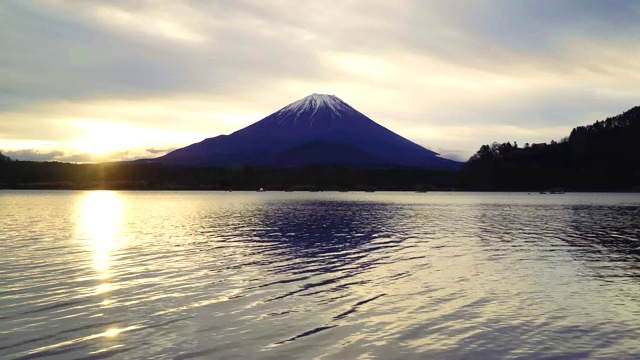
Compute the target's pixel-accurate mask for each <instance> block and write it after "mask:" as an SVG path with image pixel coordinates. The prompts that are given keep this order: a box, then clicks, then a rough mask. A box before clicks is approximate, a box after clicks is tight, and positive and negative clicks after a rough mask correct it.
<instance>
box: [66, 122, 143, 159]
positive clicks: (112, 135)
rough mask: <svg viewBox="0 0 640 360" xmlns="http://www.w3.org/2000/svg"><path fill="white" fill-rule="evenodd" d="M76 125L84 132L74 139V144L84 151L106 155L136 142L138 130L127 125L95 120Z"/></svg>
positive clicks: (76, 147)
mask: <svg viewBox="0 0 640 360" xmlns="http://www.w3.org/2000/svg"><path fill="white" fill-rule="evenodd" d="M75 125H76V126H77V127H79V128H81V129H82V130H83V133H84V134H83V135H82V137H80V138H78V139H76V140H73V142H72V145H73V147H74V148H75V149H76V150H78V151H80V152H82V153H87V154H92V155H104V154H108V153H113V152H117V151H123V150H125V149H127V148H130V147H132V146H134V145H135V143H136V139H135V135H134V134H135V133H136V132H135V131H132V130H133V129H131V128H130V127H129V126H127V125H123V124H116V123H111V122H95V121H82V122H77V123H76V124H75Z"/></svg>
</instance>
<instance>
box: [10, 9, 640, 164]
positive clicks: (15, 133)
mask: <svg viewBox="0 0 640 360" xmlns="http://www.w3.org/2000/svg"><path fill="white" fill-rule="evenodd" d="M638 19H640V2H639V1H626V0H607V1H599V0H575V1H574V0H537V1H533V0H530V1H524V0H480V1H475V0H456V1H450V0H432V1H404V0H394V1H386V0H360V1H345V0H341V1H340V0H336V1H296V0H290V1H265V0H253V1H239V0H219V1H204V0H201V1H200V0H192V1H163V0H157V1H124V0H122V1H118V0H115V1H91V0H83V1H61V0H43V1H28V0H27V1H19V0H16V1H12V0H9V1H2V2H0V48H1V49H2V51H0V150H1V151H3V153H5V154H7V155H9V156H11V157H12V158H17V159H21V160H31V159H33V160H60V161H74V162H86V161H105V160H123V159H135V158H140V157H155V156H159V155H162V154H164V153H165V152H166V151H168V150H170V149H174V148H178V147H183V146H186V145H188V144H191V143H194V142H198V141H201V140H203V139H205V138H208V137H213V136H216V135H219V134H229V133H231V132H233V131H235V130H238V129H240V128H243V127H245V126H247V125H249V124H251V123H253V122H256V121H258V120H260V119H262V118H263V117H265V116H267V115H269V114H271V113H273V112H275V111H277V110H279V109H280V108H282V107H284V106H285V105H287V104H289V103H291V102H293V101H295V100H298V99H300V98H302V97H305V96H307V95H309V94H311V93H325V94H334V95H336V96H338V97H340V98H341V99H342V100H344V101H346V102H347V103H349V104H350V105H351V106H353V107H354V108H356V109H358V110H359V111H361V112H362V113H364V114H365V115H367V116H368V117H370V118H371V119H373V120H374V121H376V122H378V123H380V124H381V125H383V126H385V127H387V128H389V129H391V130H393V131H395V132H397V133H399V134H400V135H402V136H405V137H407V138H409V139H410V140H412V141H414V142H416V143H418V144H420V145H423V146H424V147H426V148H429V149H431V150H434V151H437V152H439V153H441V154H442V155H443V156H445V157H449V158H454V159H458V160H466V159H467V158H468V157H469V156H470V155H471V154H473V153H474V152H475V151H476V150H477V149H478V148H479V147H480V146H481V145H482V144H487V143H491V142H493V141H498V142H504V141H517V142H518V143H519V144H521V145H522V144H524V143H525V142H529V143H534V142H548V141H550V140H552V139H556V140H557V139H560V138H561V137H563V136H566V135H568V134H569V132H570V131H571V129H572V128H573V127H575V126H578V125H585V124H589V123H592V122H594V121H596V120H600V119H604V118H606V117H608V116H613V115H617V114H619V113H621V112H623V111H625V110H627V109H629V108H631V107H633V106H636V105H640V104H639V103H640V101H638V99H639V98H640V61H639V59H640V21H638Z"/></svg>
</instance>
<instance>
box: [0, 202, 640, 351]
mask: <svg viewBox="0 0 640 360" xmlns="http://www.w3.org/2000/svg"><path fill="white" fill-rule="evenodd" d="M639 208H640V196H638V195H628V194H624V195H622V194H619V195H618V194H607V195H604V194H579V195H578V194H576V195H572V194H565V195H562V196H542V195H538V194H536V195H527V194H473V193H464V194H457V193H429V194H402V193H374V194H365V193H360V194H358V193H314V194H309V193H262V194H256V193H241V192H239V193H211V192H185V193H173V192H153V193H151V192H66V191H32V192H21V191H3V192H0V229H2V231H1V232H0V253H2V254H3V257H1V258H0V320H1V321H0V358H7V359H27V358H29V359H32V358H51V359H103V358H132V359H136V358H156V357H163V358H164V357H168V358H176V359H190V358H279V359H289V358H291V359H293V358H325V359H332V358H335V359H343V358H420V359H423V358H434V359H440V358H541V357H554V358H584V357H596V358H634V357H635V355H637V354H638V353H640V345H638V342H637V340H636V339H637V338H638V337H640V320H639V319H640V305H639V304H640V301H639V300H640V295H639V294H640V291H639V290H640V288H639V286H640V282H639V280H640V265H639V264H640V217H638V209H639Z"/></svg>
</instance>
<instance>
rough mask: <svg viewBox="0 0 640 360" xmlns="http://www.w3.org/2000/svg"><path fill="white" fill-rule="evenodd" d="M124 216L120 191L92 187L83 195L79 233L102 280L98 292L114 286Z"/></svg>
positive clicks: (102, 292)
mask: <svg viewBox="0 0 640 360" xmlns="http://www.w3.org/2000/svg"><path fill="white" fill-rule="evenodd" d="M122 219H123V205H122V200H121V198H120V195H119V194H118V193H117V192H112V191H91V192H88V193H87V194H86V195H85V196H84V198H83V200H82V203H81V206H80V219H79V232H80V234H79V235H80V238H81V239H82V240H84V241H86V244H87V247H88V248H89V249H90V251H91V253H92V256H93V262H92V263H93V264H92V265H93V269H94V270H95V272H96V275H95V277H96V279H99V280H100V283H99V284H98V285H97V286H96V293H97V294H105V293H108V292H109V291H110V289H111V288H112V286H111V284H110V282H109V281H108V280H109V279H110V278H111V277H112V276H113V272H112V266H113V264H112V262H113V260H112V257H113V253H114V252H115V251H116V250H117V249H118V248H120V247H121V245H122V237H121V236H120V235H121V233H122ZM105 300H106V299H105Z"/></svg>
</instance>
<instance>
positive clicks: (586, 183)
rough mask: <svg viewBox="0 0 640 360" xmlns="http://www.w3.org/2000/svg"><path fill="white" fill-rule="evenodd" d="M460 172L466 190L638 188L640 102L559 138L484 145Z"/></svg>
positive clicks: (596, 189)
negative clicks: (518, 143)
mask: <svg viewBox="0 0 640 360" xmlns="http://www.w3.org/2000/svg"><path fill="white" fill-rule="evenodd" d="M460 175H461V185H462V187H463V188H465V189H468V190H528V191H532V190H547V189H554V188H558V189H566V190H577V191H629V190H640V106H637V107H634V108H633V109H631V110H628V111H626V112H624V113H623V114H620V115H618V116H614V117H610V118H608V119H606V120H604V121H596V122H595V123H594V124H592V125H587V126H579V127H577V128H575V129H573V131H571V134H570V136H568V137H565V138H563V139H562V140H560V141H559V142H555V141H552V142H551V143H550V144H532V145H528V144H526V145H525V147H524V148H520V147H518V145H517V144H515V143H514V144H513V145H512V144H511V143H510V142H507V143H503V144H498V143H493V144H492V145H483V146H482V147H481V148H480V150H478V152H477V153H476V154H475V155H473V156H472V157H471V158H470V159H469V161H468V162H467V163H466V164H465V165H464V166H463V168H462V170H461V174H460Z"/></svg>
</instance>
